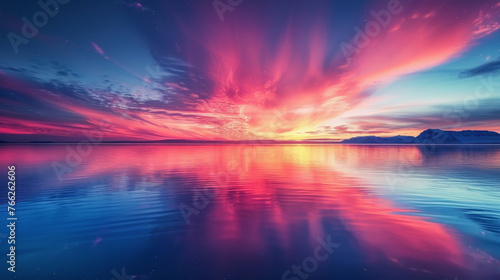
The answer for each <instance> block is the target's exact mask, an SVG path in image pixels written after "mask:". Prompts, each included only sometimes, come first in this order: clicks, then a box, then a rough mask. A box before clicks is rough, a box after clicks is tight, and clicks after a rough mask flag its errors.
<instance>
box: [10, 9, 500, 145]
mask: <svg viewBox="0 0 500 280" xmlns="http://www.w3.org/2000/svg"><path fill="white" fill-rule="evenodd" d="M498 29H500V1H484V0H478V1H463V0H455V1H451V0H432V1H431V0H420V1H415V0H413V1H412V0H399V1H398V0H382V1H334V0H330V1H324V0H309V1H303V0H203V1H201V0H200V1H194V0H193V1H180V0H179V1H173V0H167V1H160V0H157V1H153V0H144V1H141V0H138V1H131V0H130V1H129V0H99V1H97V0H86V1H83V0H81V1H80V0H42V1H40V2H39V3H37V1H25V0H20V1H4V0H0V35H1V36H3V40H1V41H0V140H4V141H20V142H27V141H79V140H85V139H89V137H92V135H93V136H94V137H95V135H98V136H99V137H101V136H102V138H103V139H106V140H110V141H114V140H120V141H136V140H163V139H184V140H262V139H273V140H309V139H321V140H324V139H328V140H332V141H340V140H342V139H346V138H351V137H355V136H362V135H377V136H393V135H413V136H416V135H418V134H419V133H420V132H421V131H423V130H425V129H428V128H439V129H445V130H465V129H471V130H493V131H498V132H500V77H499V74H500V32H499V31H498Z"/></svg>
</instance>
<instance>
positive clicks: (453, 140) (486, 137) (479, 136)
mask: <svg viewBox="0 0 500 280" xmlns="http://www.w3.org/2000/svg"><path fill="white" fill-rule="evenodd" d="M341 143H352V144H500V134H499V133H497V132H494V131H487V130H463V131H445V130H441V129H427V130H425V131H422V133H420V134H419V135H418V136H417V137H413V136H399V135H398V136H393V137H378V136H360V137H354V138H350V139H346V140H343V141H342V142H341Z"/></svg>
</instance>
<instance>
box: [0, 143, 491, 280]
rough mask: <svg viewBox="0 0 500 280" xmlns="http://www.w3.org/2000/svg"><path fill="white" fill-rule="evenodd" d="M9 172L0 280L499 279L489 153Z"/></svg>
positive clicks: (81, 160)
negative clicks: (11, 199) (11, 224)
mask: <svg viewBox="0 0 500 280" xmlns="http://www.w3.org/2000/svg"><path fill="white" fill-rule="evenodd" d="M86 148H87V149H86ZM11 165H15V166H16V187H17V189H16V207H15V208H16V211H17V212H16V216H17V218H18V221H17V223H16V273H15V274H14V273H12V272H9V271H7V268H8V264H6V263H5V259H6V254H7V253H8V248H9V246H10V245H8V244H7V234H8V232H7V228H6V227H5V226H2V227H1V228H0V248H1V255H2V256H3V257H2V258H1V260H2V263H3V265H2V267H3V268H2V269H1V270H0V278H1V279H14V277H13V276H14V275H15V276H16V278H15V279H21V280H24V279H26V280H28V279H29V280H35V279H44V280H46V279H55V280H58V279H71V280H78V279H101V280H110V279H116V280H122V279H136V280H137V279H159V280H160V279H161V280H166V279H174V280H175V279H193V280H197V279H226V280H230V279H235V280H240V279H255V280H266V279H276V280H279V279H290V280H305V279H312V280H314V279H318V280H319V279H332V280H333V279H353V280H354V279H356V280H358V279H397V280H401V279H410V280H413V279H415V280H416V279H419V280H421V279H449V280H454V279H456V280H463V279H481V280H485V279H486V280H487V279H495V280H498V279H500V262H499V260H500V146H495V145H484V146H420V147H417V146H377V145H373V146H370V145H359V146H355V145H354V146H349V145H237V144H235V145H104V144H101V145H97V146H93V147H92V148H91V149H88V147H79V146H77V145H65V144H61V145H2V146H0V167H1V168H0V169H3V170H4V171H3V172H4V177H3V178H4V179H3V180H4V181H3V182H4V184H5V185H6V184H7V179H6V178H7V172H8V169H7V167H8V166H11ZM0 210H1V211H2V213H1V214H0V215H1V217H4V218H2V219H3V222H2V224H4V223H5V224H8V223H7V220H6V218H7V217H8V215H7V189H6V188H4V193H3V194H2V196H0Z"/></svg>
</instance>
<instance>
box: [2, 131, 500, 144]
mask: <svg viewBox="0 0 500 280" xmlns="http://www.w3.org/2000/svg"><path fill="white" fill-rule="evenodd" d="M80 142H81V141H79V142H76V141H75V142H70V141H68V142H53V141H31V142H24V143H23V142H9V141H2V140H0V144H1V143H5V144H8V143H11V144H16V143H19V144H62V143H64V144H77V143H80ZM100 143H102V144H127V143H134V144H249V145H251V144H256V145H259V144H269V145H272V144H314V143H318V144H321V143H323V144H335V143H337V144H338V143H341V144H500V134H499V133H497V132H494V131H487V130H463V131H445V130H440V129H427V130H425V131H423V132H422V133H420V135H418V136H417V137H413V136H401V135H398V136H392V137H378V136H359V137H354V138H350V139H345V140H343V141H342V142H337V141H336V139H308V140H248V141H201V140H184V139H165V140H156V141H103V142H100ZM100 143H96V144H100Z"/></svg>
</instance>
